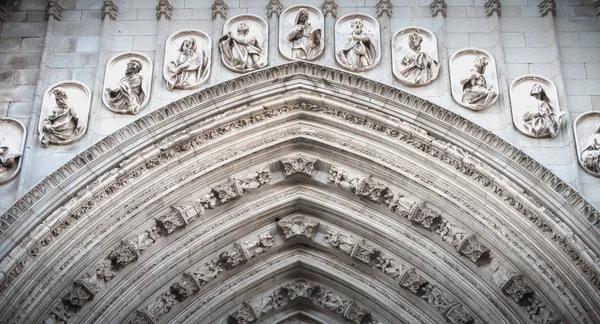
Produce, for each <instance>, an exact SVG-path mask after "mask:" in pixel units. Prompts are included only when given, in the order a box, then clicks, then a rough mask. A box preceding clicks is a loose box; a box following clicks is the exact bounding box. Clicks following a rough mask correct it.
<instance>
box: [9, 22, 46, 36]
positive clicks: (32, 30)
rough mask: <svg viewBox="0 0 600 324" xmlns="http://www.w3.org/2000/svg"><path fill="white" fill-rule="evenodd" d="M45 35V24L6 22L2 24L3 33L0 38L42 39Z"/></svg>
mask: <svg viewBox="0 0 600 324" xmlns="http://www.w3.org/2000/svg"><path fill="white" fill-rule="evenodd" d="M45 34H46V23H45V22H43V23H34V22H6V23H2V32H0V37H11V36H13V37H14V36H17V37H41V36H44V35H45Z"/></svg>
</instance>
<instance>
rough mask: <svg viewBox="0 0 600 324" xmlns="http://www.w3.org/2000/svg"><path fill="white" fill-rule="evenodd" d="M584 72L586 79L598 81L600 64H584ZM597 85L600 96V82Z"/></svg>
mask: <svg viewBox="0 0 600 324" xmlns="http://www.w3.org/2000/svg"><path fill="white" fill-rule="evenodd" d="M585 71H586V73H587V78H588V79H600V63H585ZM598 83H599V85H598V87H599V89H598V90H599V91H598V94H600V81H599V82H598Z"/></svg>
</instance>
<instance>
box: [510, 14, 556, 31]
mask: <svg viewBox="0 0 600 324" xmlns="http://www.w3.org/2000/svg"><path fill="white" fill-rule="evenodd" d="M500 25H501V26H502V31H503V32H542V31H546V27H545V24H544V21H543V20H542V18H541V17H538V18H528V19H523V18H517V17H507V18H504V17H503V18H502V19H500Z"/></svg>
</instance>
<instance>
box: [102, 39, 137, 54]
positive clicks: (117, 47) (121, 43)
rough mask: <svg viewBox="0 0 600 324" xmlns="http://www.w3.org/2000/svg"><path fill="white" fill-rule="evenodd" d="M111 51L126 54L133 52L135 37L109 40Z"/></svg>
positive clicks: (108, 45) (108, 46)
mask: <svg viewBox="0 0 600 324" xmlns="http://www.w3.org/2000/svg"><path fill="white" fill-rule="evenodd" d="M107 48H108V50H109V51H114V52H124V51H131V50H133V36H111V37H110V38H109V39H108V44H107Z"/></svg>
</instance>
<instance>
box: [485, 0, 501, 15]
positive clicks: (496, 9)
mask: <svg viewBox="0 0 600 324" xmlns="http://www.w3.org/2000/svg"><path fill="white" fill-rule="evenodd" d="M484 6H485V14H486V15H487V16H488V17H490V16H491V15H493V14H494V13H496V15H498V17H500V16H501V15H502V4H501V3H500V0H488V2H486V3H485V5H484Z"/></svg>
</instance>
